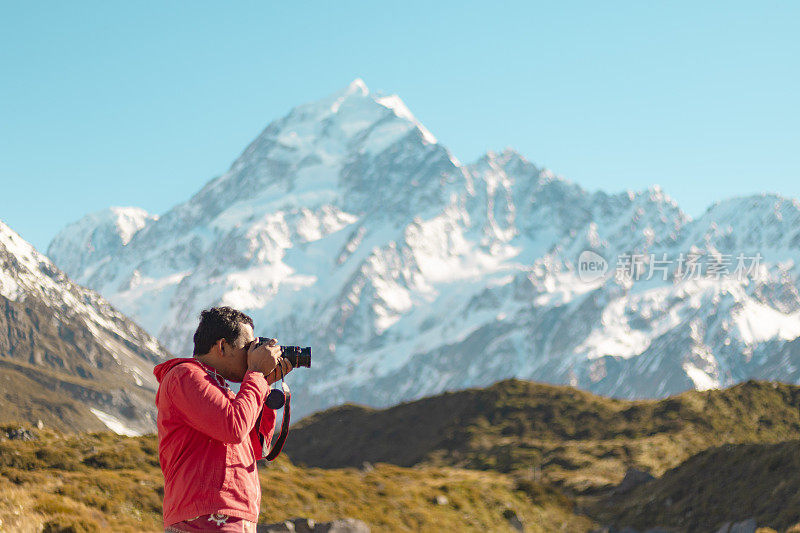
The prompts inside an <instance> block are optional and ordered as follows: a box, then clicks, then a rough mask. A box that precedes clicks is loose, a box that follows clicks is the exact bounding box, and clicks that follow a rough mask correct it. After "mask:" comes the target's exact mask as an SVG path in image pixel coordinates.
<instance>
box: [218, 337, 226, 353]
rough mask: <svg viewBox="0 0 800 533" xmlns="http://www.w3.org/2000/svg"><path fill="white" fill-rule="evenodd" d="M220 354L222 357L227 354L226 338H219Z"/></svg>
mask: <svg viewBox="0 0 800 533" xmlns="http://www.w3.org/2000/svg"><path fill="white" fill-rule="evenodd" d="M219 355H220V356H222V357H224V356H225V339H220V340H219Z"/></svg>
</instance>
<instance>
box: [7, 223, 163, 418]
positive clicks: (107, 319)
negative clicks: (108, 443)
mask: <svg viewBox="0 0 800 533" xmlns="http://www.w3.org/2000/svg"><path fill="white" fill-rule="evenodd" d="M92 217H93V218H92V219H91V220H93V221H95V222H96V223H97V227H96V228H92V229H97V228H100V227H102V226H103V225H108V224H109V223H110V218H109V217H105V216H92ZM115 217H116V220H117V221H118V222H117V223H118V224H119V225H118V228H119V229H120V231H121V232H122V233H123V236H124V235H125V234H126V233H125V232H132V231H135V229H132V228H136V226H137V224H139V225H141V223H142V222H143V221H145V220H148V219H149V220H153V219H152V217H149V218H148V217H146V216H143V215H142V214H140V213H139V212H138V211H130V212H128V213H123V212H121V211H120V212H117V213H115ZM90 235H91V236H92V238H96V240H94V241H86V242H96V243H97V244H106V243H110V245H114V244H113V242H112V241H113V239H108V240H104V239H105V237H106V236H107V234H104V233H100V232H93V233H91V234H90ZM72 237H74V239H73V240H72V242H78V240H77V237H78V235H77V234H75V235H73V236H72ZM120 243H122V240H120ZM119 245H124V244H119ZM64 249H68V248H64ZM87 251H88V253H89V254H91V253H92V252H93V250H87ZM102 260H104V259H101V261H102ZM0 307H1V308H2V311H0V323H2V325H3V327H2V328H0V329H2V333H0V363H2V364H0V366H1V367H2V368H3V369H6V371H8V372H11V373H12V374H13V375H15V376H17V375H19V373H20V372H21V373H23V374H25V373H29V374H30V373H31V372H33V375H37V374H39V373H41V377H42V379H45V378H44V376H47V380H48V381H47V383H57V384H58V385H57V388H58V389H63V390H62V392H65V394H67V395H68V396H70V397H72V399H73V400H75V401H77V402H78V403H80V404H83V405H84V406H85V411H86V412H85V414H86V415H88V414H89V412H90V410H91V412H93V413H94V412H95V411H97V412H98V413H99V412H102V413H103V416H100V415H97V419H95V429H97V427H96V426H97V424H99V423H100V422H102V423H103V424H106V423H107V421H108V420H112V419H113V420H115V421H116V422H115V424H116V427H117V429H118V428H120V427H125V428H126V431H127V432H128V433H131V432H143V431H153V430H154V429H155V416H154V415H155V406H154V404H153V402H154V393H155V390H156V388H157V383H156V381H155V378H154V376H153V373H152V368H153V365H154V364H155V363H158V362H160V361H162V360H163V359H164V358H166V357H167V353H166V351H165V350H164V348H163V347H161V345H160V344H159V343H158V341H156V339H154V338H153V337H151V336H149V335H147V334H146V333H145V332H144V331H143V330H142V329H141V328H139V327H138V326H137V325H136V324H134V323H133V322H131V321H130V320H129V319H127V318H126V317H125V316H124V315H122V314H121V313H120V312H119V311H117V310H116V309H114V308H113V307H112V306H111V305H110V304H109V303H108V302H107V301H106V300H104V299H103V298H101V297H100V296H99V295H97V294H96V293H94V292H92V291H90V290H88V289H85V288H83V287H81V286H79V285H76V284H75V283H73V282H72V281H70V280H69V279H68V278H67V276H66V275H65V274H64V273H63V272H62V271H60V270H59V269H58V268H56V267H55V265H53V263H52V262H51V261H50V260H49V259H48V258H47V257H45V256H43V255H42V254H40V253H39V252H37V251H36V250H35V249H34V248H33V246H31V245H30V244H29V243H27V242H26V241H25V240H23V239H22V238H21V237H20V236H19V235H17V234H16V233H15V232H14V231H12V230H11V229H10V228H9V227H8V226H6V225H5V224H3V223H2V222H0ZM54 376H55V377H54ZM39 377H40V376H38V375H37V376H36V378H35V379H34V381H36V380H37V379H39ZM98 389H99V390H102V391H103V392H98ZM55 392H57V391H55ZM40 407H41V409H43V410H45V411H47V409H48V408H47V407H46V406H40ZM51 407H53V408H54V409H56V410H58V409H57V406H51ZM62 408H63V410H64V411H68V409H66V408H65V407H64V406H62ZM49 414H50V415H52V413H49ZM95 414H96V413H95ZM47 416H48V415H47V414H40V417H41V418H47ZM89 418H92V419H93V418H94V417H89ZM81 419H83V420H85V419H86V417H83V418H82V417H81V416H80V415H77V416H76V417H75V418H74V420H73V423H75V424H78V427H73V428H72V429H87V428H86V427H83V425H81V424H83V422H80V420H81ZM66 425H67V426H69V423H66ZM109 427H111V426H109ZM112 429H113V428H112Z"/></svg>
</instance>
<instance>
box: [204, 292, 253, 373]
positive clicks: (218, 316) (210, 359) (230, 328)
mask: <svg viewBox="0 0 800 533" xmlns="http://www.w3.org/2000/svg"><path fill="white" fill-rule="evenodd" d="M254 339H255V335H254V333H253V319H252V318H250V317H249V316H247V315H246V314H244V313H242V312H241V311H237V310H236V309H233V308H232V307H212V308H211V309H206V310H205V311H203V312H202V313H200V325H198V326H197V331H195V333H194V356H195V357H197V358H198V359H202V360H203V362H205V363H208V364H210V365H211V366H213V367H214V368H215V369H216V370H217V372H219V373H220V374H221V375H222V376H223V377H224V378H225V379H227V380H230V381H242V379H244V374H245V372H246V371H247V345H248V344H249V343H250V341H252V340H254Z"/></svg>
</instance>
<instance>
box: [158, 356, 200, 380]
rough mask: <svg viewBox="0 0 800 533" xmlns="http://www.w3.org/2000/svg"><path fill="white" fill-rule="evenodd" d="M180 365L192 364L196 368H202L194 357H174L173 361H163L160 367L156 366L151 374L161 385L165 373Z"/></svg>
mask: <svg viewBox="0 0 800 533" xmlns="http://www.w3.org/2000/svg"><path fill="white" fill-rule="evenodd" d="M181 363H192V364H195V365H197V366H202V365H200V361H198V360H197V359H195V358H194V357H176V358H175V359H170V360H169V361H164V362H163V363H161V364H160V365H156V367H155V368H154V369H153V374H154V375H155V376H156V379H157V380H158V382H159V383H161V380H162V379H164V376H166V375H167V372H169V371H170V370H172V369H173V368H175V367H176V366H178V365H179V364H181Z"/></svg>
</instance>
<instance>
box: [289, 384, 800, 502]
mask: <svg viewBox="0 0 800 533" xmlns="http://www.w3.org/2000/svg"><path fill="white" fill-rule="evenodd" d="M798 435H800V387H797V386H793V385H786V384H781V383H772V382H758V381H748V382H746V383H742V384H739V385H736V386H733V387H730V388H728V389H724V390H713V391H705V392H697V391H691V392H686V393H684V394H681V395H678V396H674V397H670V398H667V399H663V400H648V401H626V400H615V399H610V398H605V397H602V396H596V395H593V394H591V393H588V392H584V391H581V390H578V389H575V388H572V387H566V386H553V385H545V384H539V383H531V382H526V381H519V380H508V381H504V382H501V383H498V384H496V385H494V386H492V387H489V388H486V389H472V390H466V391H461V392H455V393H447V394H443V395H439V396H435V397H431V398H426V399H423V400H419V401H415V402H410V403H405V404H402V405H398V406H396V407H392V408H390V409H385V410H374V409H369V408H365V407H360V406H353V405H348V406H344V407H339V408H335V409H330V410H328V411H325V412H322V413H318V414H316V415H313V416H311V417H308V418H306V419H304V420H302V421H300V422H299V423H298V424H296V425H295V426H294V427H293V431H292V433H291V434H290V436H289V439H288V440H287V443H286V448H285V450H286V453H287V454H288V455H289V456H290V457H291V458H292V460H293V461H295V462H297V463H298V464H303V465H307V466H317V467H328V468H330V467H345V466H352V467H354V466H359V465H361V464H362V463H363V462H364V461H370V462H387V463H393V464H396V465H399V466H409V465H414V464H427V465H437V466H445V465H446V466H458V467H465V468H472V469H481V470H495V471H500V472H519V471H532V472H533V473H534V474H536V475H541V476H542V479H543V480H544V481H546V482H549V483H553V484H555V485H556V486H559V487H562V488H564V489H566V490H568V491H569V492H571V493H575V494H579V493H589V492H592V491H597V490H600V489H603V488H607V487H609V486H611V485H615V484H617V483H619V482H620V481H621V480H622V478H623V476H624V474H625V472H626V469H627V468H630V467H635V468H638V469H641V470H645V471H649V472H651V473H652V474H653V475H656V476H658V475H661V474H662V473H663V472H665V471H666V470H668V469H670V468H673V467H675V466H677V465H678V464H680V463H681V462H682V461H684V460H685V459H687V458H688V457H690V456H691V455H693V454H695V453H697V452H700V451H702V450H704V449H706V448H708V447H709V446H712V445H715V444H721V443H745V442H767V443H769V442H779V441H783V440H788V439H792V438H796V437H797V436H798Z"/></svg>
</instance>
